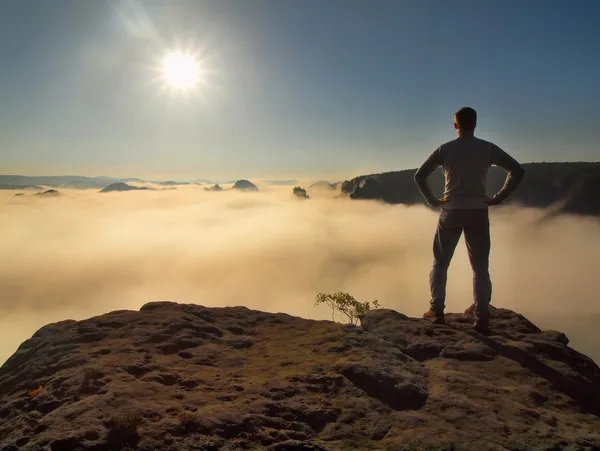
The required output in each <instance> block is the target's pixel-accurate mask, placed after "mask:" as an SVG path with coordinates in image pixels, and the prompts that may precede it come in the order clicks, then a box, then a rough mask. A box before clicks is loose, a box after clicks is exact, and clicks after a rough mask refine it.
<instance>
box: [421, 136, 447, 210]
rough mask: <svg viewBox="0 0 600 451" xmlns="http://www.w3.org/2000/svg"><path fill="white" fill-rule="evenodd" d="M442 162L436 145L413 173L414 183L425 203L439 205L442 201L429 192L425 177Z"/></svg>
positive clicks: (433, 205) (439, 150)
mask: <svg viewBox="0 0 600 451" xmlns="http://www.w3.org/2000/svg"><path fill="white" fill-rule="evenodd" d="M442 163H443V161H442V154H441V149H440V148H439V147H438V148H437V149H436V150H435V151H434V152H433V153H432V154H431V155H430V156H429V158H428V159H427V161H425V163H423V165H422V166H421V167H420V168H419V169H417V172H416V173H415V183H416V184H417V187H418V188H419V191H421V194H422V195H423V197H424V198H425V200H426V201H427V203H428V204H429V205H430V206H432V207H439V206H440V205H441V204H442V202H441V201H440V200H439V199H437V198H436V197H435V196H434V195H433V193H432V192H431V188H430V187H429V184H428V183H427V177H429V174H431V173H432V172H433V171H434V170H435V169H436V168H437V167H438V166H441V165H442Z"/></svg>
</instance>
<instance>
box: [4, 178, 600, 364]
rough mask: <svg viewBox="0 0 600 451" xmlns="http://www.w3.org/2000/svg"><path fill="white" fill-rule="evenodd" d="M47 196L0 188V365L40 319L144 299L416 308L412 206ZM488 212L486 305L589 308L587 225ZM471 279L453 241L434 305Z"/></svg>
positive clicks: (594, 232)
mask: <svg viewBox="0 0 600 451" xmlns="http://www.w3.org/2000/svg"><path fill="white" fill-rule="evenodd" d="M61 193H62V195H61V196H60V197H52V198H44V197H40V196H29V195H27V196H20V197H15V196H14V195H13V194H12V193H0V222H1V223H2V234H0V255H2V259H1V260H0V343H1V344H0V362H3V361H4V360H5V359H6V358H8V356H9V355H10V354H12V353H13V352H14V351H15V350H16V348H17V347H18V345H19V344H20V343H22V342H23V341H24V340H25V339H27V338H29V337H30V336H31V335H32V334H33V333H34V332H35V331H36V330H37V329H38V328H39V327H41V326H43V325H45V324H47V323H50V322H55V321H59V320H63V319H68V318H72V319H83V318H86V317H90V316H93V315H97V314H101V313H105V312H108V311H111V310H115V309H138V308H139V307H140V306H141V305H143V304H144V303H146V302H149V301H153V300H173V301H179V302H188V303H198V304H202V305H207V306H226V305H245V306H247V307H250V308H255V309H260V310H266V311H272V312H286V313H290V314H293V315H300V316H303V317H308V318H319V319H328V318H330V313H329V311H328V310H327V309H325V308H321V307H314V305H313V300H314V297H315V294H316V291H315V288H313V287H316V289H317V290H319V291H325V292H332V291H338V290H339V291H348V292H350V293H352V294H353V295H354V296H355V297H356V298H359V299H361V300H372V299H378V300H379V301H380V302H381V303H382V304H383V305H384V306H385V307H390V308H393V309H396V310H398V311H401V312H403V313H405V314H408V315H411V316H416V315H420V314H421V313H423V311H425V309H427V308H428V301H429V292H428V274H429V271H430V267H431V262H432V255H431V247H432V238H433V233H434V231H435V227H436V221H437V217H436V213H435V212H432V211H429V210H428V209H426V208H424V207H421V206H413V207H407V206H402V205H394V206H392V205H385V204H382V203H379V202H371V201H352V200H349V199H332V198H330V197H325V196H319V195H318V193H317V194H315V195H313V196H312V198H311V199H310V200H300V199H297V198H295V197H294V196H293V194H292V187H271V188H269V189H267V190H264V191H262V192H259V193H243V192H242V193H240V192H234V191H225V192H219V193H214V192H205V191H204V190H203V189H202V187H200V186H184V187H178V189H176V190H162V191H133V192H124V193H109V194H98V193H97V191H77V190H61ZM309 194H313V193H309ZM491 220H492V256H491V273H492V280H493V284H494V285H493V287H494V295H493V301H492V302H493V304H494V305H496V306H498V307H500V306H501V307H506V308H510V309H513V310H516V311H518V312H522V313H524V314H526V315H530V316H529V317H530V319H532V320H533V321H534V322H535V320H536V317H539V318H542V317H550V318H554V319H555V323H556V321H557V320H556V319H557V318H558V319H560V318H561V317H565V318H566V317H569V318H572V317H576V316H577V315H589V314H590V313H594V312H595V313H600V305H599V303H598V294H597V293H598V290H597V284H598V282H597V280H596V279H597V277H595V276H594V271H595V272H596V273H597V271H598V270H597V268H600V241H599V240H597V239H596V237H598V236H600V221H598V220H597V219H591V218H582V217H573V216H558V217H548V216H547V215H546V214H545V212H543V211H540V210H534V209H523V208H516V207H503V208H498V209H494V210H492V217H491ZM596 275H598V274H596ZM471 280H472V276H471V270H470V267H469V263H468V259H467V256H466V251H465V248H464V243H463V242H462V240H461V243H459V248H458V250H457V252H456V254H455V258H454V261H453V263H452V266H451V268H450V274H449V283H448V299H447V311H462V310H463V309H465V308H466V307H467V306H468V305H470V303H471V302H472V294H471V293H472V289H471ZM544 321H546V320H544ZM546 323H547V324H550V325H551V326H554V325H555V323H552V321H551V320H550V321H546ZM558 323H560V321H558ZM558 325H559V326H560V324H558ZM581 345H582V346H584V347H585V346H589V345H590V343H582V344H581ZM594 346H596V343H594Z"/></svg>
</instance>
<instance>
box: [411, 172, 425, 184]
mask: <svg viewBox="0 0 600 451" xmlns="http://www.w3.org/2000/svg"><path fill="white" fill-rule="evenodd" d="M413 178H414V180H415V183H416V184H417V185H420V184H421V183H423V181H424V180H425V174H424V173H423V171H422V170H420V169H417V172H415V175H414V177H413Z"/></svg>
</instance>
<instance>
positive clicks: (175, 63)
mask: <svg viewBox="0 0 600 451" xmlns="http://www.w3.org/2000/svg"><path fill="white" fill-rule="evenodd" d="M162 74H163V77H164V79H165V81H166V82H167V83H168V84H169V85H170V86H171V87H173V88H178V89H190V88H193V87H195V86H196V85H197V84H198V81H199V78H200V70H199V65H198V61H197V60H196V58H194V57H193V56H191V55H186V54H184V53H182V52H179V51H175V52H170V53H167V55H166V56H165V57H164V59H163V64H162Z"/></svg>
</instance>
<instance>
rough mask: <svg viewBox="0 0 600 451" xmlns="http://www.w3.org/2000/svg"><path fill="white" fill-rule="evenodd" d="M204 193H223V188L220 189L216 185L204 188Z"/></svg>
mask: <svg viewBox="0 0 600 451" xmlns="http://www.w3.org/2000/svg"><path fill="white" fill-rule="evenodd" d="M204 191H223V188H221V186H220V185H218V184H217V185H213V186H211V187H206V188H204Z"/></svg>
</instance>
